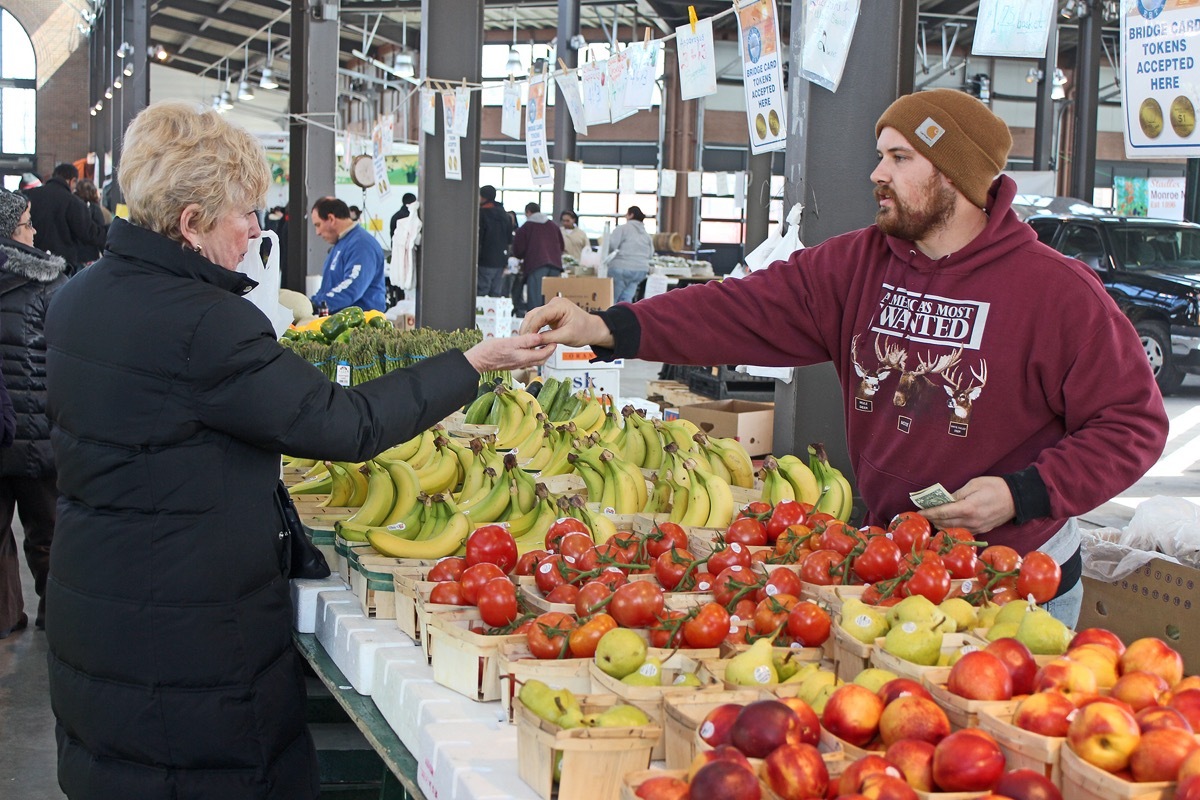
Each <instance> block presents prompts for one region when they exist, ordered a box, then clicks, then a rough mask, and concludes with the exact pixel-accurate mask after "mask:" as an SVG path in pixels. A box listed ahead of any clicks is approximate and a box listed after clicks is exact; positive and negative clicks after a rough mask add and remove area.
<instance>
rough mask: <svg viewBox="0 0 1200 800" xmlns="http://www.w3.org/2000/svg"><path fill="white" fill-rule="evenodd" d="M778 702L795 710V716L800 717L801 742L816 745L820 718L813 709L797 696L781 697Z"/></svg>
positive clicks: (819, 736)
mask: <svg viewBox="0 0 1200 800" xmlns="http://www.w3.org/2000/svg"><path fill="white" fill-rule="evenodd" d="M779 702H781V703H783V704H784V705H785V706H787V707H788V708H790V709H791V710H792V711H794V712H796V716H797V717H799V718H800V739H799V740H798V741H799V742H800V743H801V744H811V745H812V746H814V747H816V745H817V743H818V742H820V741H821V718H820V717H818V716H817V712H815V711H813V709H812V706H810V705H809V704H808V703H806V702H804V701H803V700H801V699H800V698H799V697H781V698H779Z"/></svg>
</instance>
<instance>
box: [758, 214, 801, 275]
mask: <svg viewBox="0 0 1200 800" xmlns="http://www.w3.org/2000/svg"><path fill="white" fill-rule="evenodd" d="M803 213H804V206H803V205H802V204H800V203H796V205H794V206H792V210H791V211H789V212H788V215H787V229H786V230H785V231H784V232H783V236H781V237H780V238H779V241H778V242H777V243H776V245H775V249H774V250H772V251H771V254H770V255H768V256H767V257H766V259H764V261H763V264H762V265H763V266H764V267H767V266H770V265H771V264H774V263H775V262H776V261H787V260H788V259H789V258H791V257H792V253H794V252H796V251H797V250H803V249H804V242H802V241H800V216H801V215H802V214H803Z"/></svg>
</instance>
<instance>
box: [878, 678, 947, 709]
mask: <svg viewBox="0 0 1200 800" xmlns="http://www.w3.org/2000/svg"><path fill="white" fill-rule="evenodd" d="M876 694H878V695H879V699H880V700H882V701H883V704H884V705H885V706H886V705H887V704H888V703H890V702H892V701H893V700H895V699H896V698H897V697H903V696H905V695H910V694H911V695H916V696H917V697H927V698H929V699H930V700H932V699H933V695H931V694H930V693H929V690H928V689H926V688H925V687H924V686H922V685H921V684H920V683H919V682H918V681H914V680H913V679H912V678H893V679H892V680H890V681H888V682H887V683H885V684H884V685H883V686H880V687H879V691H878V692H877V693H876Z"/></svg>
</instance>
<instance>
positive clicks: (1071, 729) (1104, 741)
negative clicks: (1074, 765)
mask: <svg viewBox="0 0 1200 800" xmlns="http://www.w3.org/2000/svg"><path fill="white" fill-rule="evenodd" d="M1126 652H1129V651H1128V650H1127V651H1126ZM1141 737H1142V734H1141V731H1140V730H1139V729H1138V723H1137V720H1136V719H1134V717H1133V714H1130V713H1129V712H1128V711H1126V710H1125V709H1124V708H1121V707H1120V706H1119V705H1117V704H1115V703H1089V704H1087V705H1085V706H1083V707H1082V708H1080V709H1079V712H1078V713H1077V714H1076V715H1075V717H1074V718H1073V719H1072V720H1071V724H1070V725H1069V726H1068V727H1067V744H1069V745H1070V747H1071V749H1072V750H1074V751H1075V754H1076V755H1078V756H1079V757H1080V758H1082V759H1083V760H1084V761H1086V762H1088V763H1089V764H1092V765H1093V766H1097V767H1099V768H1100V769H1102V770H1105V771H1107V772H1117V771H1118V770H1122V769H1125V767H1127V766H1128V765H1129V757H1130V755H1131V754H1132V753H1133V750H1134V748H1136V747H1137V745H1138V741H1139V740H1140V739H1141Z"/></svg>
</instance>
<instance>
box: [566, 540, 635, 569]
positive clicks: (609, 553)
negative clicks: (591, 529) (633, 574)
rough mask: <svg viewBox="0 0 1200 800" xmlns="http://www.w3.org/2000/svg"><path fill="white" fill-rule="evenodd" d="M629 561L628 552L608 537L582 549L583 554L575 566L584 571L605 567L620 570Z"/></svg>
mask: <svg viewBox="0 0 1200 800" xmlns="http://www.w3.org/2000/svg"><path fill="white" fill-rule="evenodd" d="M631 561H632V559H631V558H630V556H629V553H628V552H626V550H625V549H624V548H623V547H621V546H620V545H618V544H615V543H613V541H612V540H611V539H610V540H609V541H607V542H605V543H604V544H598V545H596V546H595V547H589V548H588V549H587V550H585V551H583V555H582V556H580V557H579V559H578V561H577V562H576V563H575V566H576V567H577V568H579V569H580V570H582V571H584V572H591V571H592V570H594V569H599V568H607V567H614V568H616V569H617V570H618V571H620V570H621V567H623V566H625V565H626V564H629V563H630V562H631Z"/></svg>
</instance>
